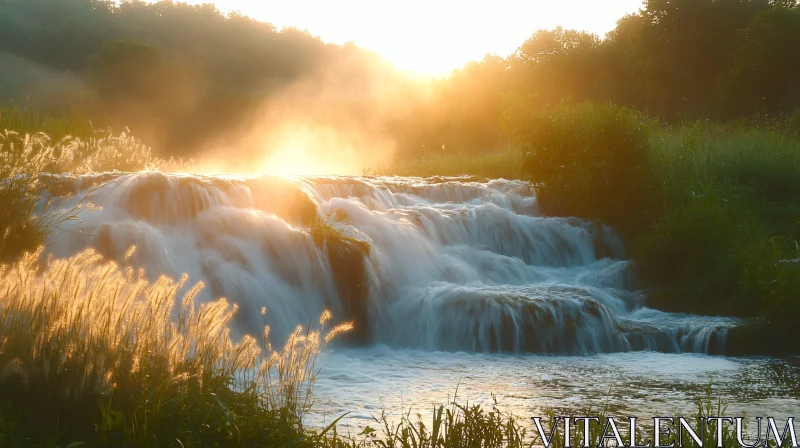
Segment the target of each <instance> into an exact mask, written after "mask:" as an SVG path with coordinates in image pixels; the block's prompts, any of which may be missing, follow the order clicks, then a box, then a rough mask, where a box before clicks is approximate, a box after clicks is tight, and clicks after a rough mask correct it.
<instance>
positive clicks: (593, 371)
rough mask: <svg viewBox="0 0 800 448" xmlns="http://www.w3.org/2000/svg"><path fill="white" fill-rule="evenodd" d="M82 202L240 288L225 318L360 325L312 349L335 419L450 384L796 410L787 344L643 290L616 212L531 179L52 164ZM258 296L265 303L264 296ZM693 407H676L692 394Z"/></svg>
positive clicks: (171, 257) (652, 409)
mask: <svg viewBox="0 0 800 448" xmlns="http://www.w3.org/2000/svg"><path fill="white" fill-rule="evenodd" d="M50 180H51V187H50V191H51V192H52V195H53V197H51V198H43V200H42V203H44V202H45V199H54V200H55V203H56V204H57V207H60V208H63V209H65V210H66V209H71V208H72V207H74V206H75V205H77V204H78V203H84V204H88V203H91V204H92V205H93V206H94V207H91V208H87V209H85V210H84V211H82V212H81V213H80V214H79V216H80V218H81V219H80V221H68V222H65V223H64V224H63V225H62V230H63V231H62V232H59V233H57V234H54V235H53V236H52V237H51V241H50V242H49V243H50V245H49V248H50V249H49V250H50V251H51V252H53V253H54V254H55V255H56V256H66V255H70V254H72V253H75V252H77V251H79V250H81V249H83V248H85V247H88V246H93V247H95V248H96V249H97V250H98V251H100V252H101V253H102V254H104V255H105V256H107V257H109V258H112V259H117V260H119V261H122V258H123V256H124V254H125V253H126V252H127V250H128V248H129V247H130V246H131V245H135V246H136V247H137V250H136V252H135V253H134V255H133V258H132V260H131V262H132V263H134V264H135V265H137V266H139V267H142V268H144V269H145V270H146V272H147V273H148V275H150V276H151V277H156V276H158V275H161V274H166V275H171V276H175V277H178V276H180V275H181V274H182V273H188V274H189V276H190V279H192V280H194V281H200V280H202V281H203V282H204V283H205V285H206V288H205V289H204V291H203V293H202V296H201V300H212V299H214V298H217V297H221V296H224V297H227V298H228V299H230V300H232V301H233V302H235V303H237V304H238V305H239V309H240V312H239V315H238V317H237V320H236V323H235V328H233V331H234V333H235V334H239V335H241V334H245V333H248V332H258V331H260V329H261V328H263V326H264V325H269V326H270V327H271V329H272V333H271V334H272V335H273V336H274V337H275V338H276V339H277V341H278V342H280V339H281V338H285V337H286V335H288V334H289V333H290V332H291V331H292V330H293V329H294V328H295V327H296V326H297V325H298V324H305V323H308V322H311V321H314V320H316V319H317V317H318V316H319V315H320V314H321V313H322V312H323V311H324V310H326V309H328V310H330V311H331V312H332V313H333V315H334V316H335V318H336V319H337V320H338V321H354V323H355V327H356V328H355V330H354V331H353V332H352V334H350V335H347V336H346V337H344V338H342V340H340V341H339V342H338V343H335V344H334V345H332V346H330V347H328V348H326V350H325V353H324V354H323V356H322V358H321V359H320V362H319V368H320V373H319V377H318V384H317V388H316V396H317V404H318V406H317V407H316V408H315V413H314V414H312V415H311V416H309V418H310V419H311V420H313V421H315V422H324V421H329V420H330V418H331V416H337V415H339V414H341V413H342V412H346V411H350V412H351V414H349V416H348V419H347V421H346V422H345V423H346V424H351V425H356V426H357V425H358V424H360V422H368V421H369V419H370V417H371V416H372V415H377V414H378V413H380V410H381V409H382V408H386V409H388V410H393V409H395V410H396V409H400V408H408V406H411V405H413V406H419V407H423V408H425V409H427V408H430V406H431V404H432V403H434V402H441V401H443V400H445V399H446V398H447V396H448V394H449V395H452V394H454V393H455V392H456V388H458V396H459V397H461V398H464V399H469V400H471V401H475V402H481V403H489V402H490V401H489V400H490V398H491V397H490V393H494V394H495V395H496V398H497V399H498V401H499V402H500V404H501V407H502V408H503V409H508V410H511V411H513V412H515V413H517V414H519V415H529V414H530V415H536V413H538V412H541V409H542V408H543V407H547V406H549V407H556V408H573V409H575V408H578V409H580V408H583V407H587V406H589V405H592V406H594V407H595V408H596V407H598V406H602V405H603V403H604V402H605V401H606V400H607V402H608V406H609V407H610V408H611V410H612V411H613V412H618V413H621V414H631V415H641V416H653V415H672V414H673V411H675V409H677V408H680V409H681V410H683V412H687V411H689V410H693V405H692V401H693V399H694V397H696V396H698V395H699V394H701V393H702V391H703V389H704V387H705V386H706V385H707V384H709V382H710V381H712V380H713V382H714V383H715V391H716V392H717V394H721V395H723V396H725V397H726V398H728V399H729V400H730V402H731V404H730V409H731V412H733V413H735V414H737V415H738V414H739V413H742V412H747V415H774V416H780V415H789V414H796V413H797V410H800V405H799V404H798V401H797V398H798V397H797V383H798V371H800V362H798V361H797V360H796V359H771V358H731V357H725V356H724V355H725V353H726V342H727V334H728V331H729V330H730V329H731V328H732V327H734V326H736V325H740V322H739V321H738V320H736V319H733V318H727V317H703V316H692V315H685V314H675V313H664V312H661V311H658V310H654V309H650V308H648V307H646V306H645V303H644V297H643V295H642V294H641V293H640V292H639V291H637V284H636V279H635V277H634V275H633V273H632V270H631V263H630V262H629V261H627V260H626V255H625V248H624V247H623V245H622V243H621V241H620V239H619V237H618V236H617V234H616V233H615V231H614V230H613V229H611V228H608V227H605V226H602V225H598V224H596V223H592V222H588V221H585V220H581V219H577V218H554V217H547V216H542V215H541V214H540V213H539V210H538V207H537V204H536V199H535V195H534V194H533V192H532V191H531V189H530V188H529V186H528V185H527V184H526V183H525V182H521V181H506V180H481V179H470V178H433V179H420V178H396V177H385V178H380V177H379V178H356V177H306V178H293V179H287V178H280V177H270V176H257V177H242V176H195V175H178V174H175V175H166V174H162V173H155V172H144V173H136V174H119V173H116V174H111V173H107V174H96V175H86V176H71V175H61V176H54V177H52V178H51V179H50ZM264 308H265V309H266V313H262V312H261V310H262V309H264ZM687 408H688V409H687Z"/></svg>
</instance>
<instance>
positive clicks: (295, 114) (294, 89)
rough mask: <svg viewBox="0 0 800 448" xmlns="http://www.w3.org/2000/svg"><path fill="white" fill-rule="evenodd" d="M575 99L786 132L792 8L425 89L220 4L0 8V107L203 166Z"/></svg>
mask: <svg viewBox="0 0 800 448" xmlns="http://www.w3.org/2000/svg"><path fill="white" fill-rule="evenodd" d="M398 38H400V36H398ZM567 99H568V100H572V101H574V102H582V101H595V102H602V101H612V102H614V103H616V104H619V105H623V106H628V107H632V108H635V109H638V110H640V111H643V112H646V113H648V114H650V115H652V116H654V117H657V118H659V119H662V120H664V121H665V122H668V123H681V122H687V121H694V120H698V119H710V120H722V121H731V120H737V119H742V118H747V119H751V120H752V119H756V120H761V121H763V120H767V119H770V120H774V119H778V120H781V122H782V123H788V124H789V125H792V121H793V120H791V117H792V115H793V114H794V112H795V111H796V110H797V109H798V108H800V8H798V6H797V4H796V2H795V1H794V0H646V1H645V2H644V3H643V4H642V7H641V9H640V10H639V12H637V13H635V14H631V15H628V16H626V17H623V18H621V19H620V20H619V22H618V24H617V26H616V28H615V29H614V30H612V31H611V32H609V33H608V34H607V35H606V36H597V35H593V34H589V33H586V32H582V31H575V30H567V29H561V28H556V29H551V30H540V31H537V32H536V33H534V34H533V35H532V36H531V37H530V38H529V39H528V40H526V41H525V42H521V43H520V46H519V48H518V49H517V51H516V52H515V53H514V54H512V55H510V56H508V57H500V56H496V55H487V56H486V57H485V58H484V59H483V60H480V61H474V62H470V63H468V64H466V65H465V66H464V67H462V68H460V69H458V70H455V71H454V72H453V73H452V75H451V76H449V77H447V78H443V79H438V80H434V81H422V80H420V79H415V78H412V77H410V76H409V75H407V74H404V73H400V72H398V71H397V70H395V69H394V68H393V67H392V66H391V65H390V64H389V63H387V62H385V61H383V60H382V59H381V58H380V56H379V55H377V54H374V53H371V52H369V51H366V50H364V49H361V48H359V47H357V46H355V45H352V44H347V45H344V46H340V45H334V44H329V43H325V42H323V41H322V40H321V39H320V38H318V37H314V36H312V35H311V34H309V33H308V32H306V31H301V30H298V29H294V28H287V29H282V30H279V29H276V28H275V27H274V26H273V25H271V24H269V23H261V22H258V21H255V20H252V19H250V18H248V17H245V16H243V15H241V14H237V13H223V12H221V11H219V10H218V9H216V8H215V7H214V6H212V5H203V6H191V5H187V4H184V3H180V2H173V1H170V0H166V1H158V2H155V3H148V2H143V1H139V0H133V1H129V0H124V1H122V2H119V3H117V2H111V1H107V0H3V1H2V2H0V102H2V103H4V104H7V103H12V102H13V103H16V104H22V105H24V106H34V107H36V108H39V109H42V110H49V111H63V110H71V111H73V112H76V113H80V114H82V115H84V116H86V117H87V118H89V119H91V120H92V122H93V123H94V125H95V126H96V127H106V126H110V127H112V128H114V129H120V128H123V127H128V128H129V129H130V130H131V132H132V133H133V134H134V135H136V136H138V137H139V138H141V139H142V140H144V141H145V143H147V144H149V145H151V146H152V147H153V148H154V151H155V153H156V154H158V155H160V156H197V155H198V154H199V153H200V152H201V151H202V150H203V148H206V147H209V146H213V145H219V144H221V142H230V141H232V140H236V139H241V136H242V134H243V133H244V132H245V131H247V130H249V129H252V128H253V127H256V126H257V127H259V128H260V129H262V128H263V129H266V130H267V131H268V130H269V125H270V123H274V122H277V121H283V120H295V121H303V122H307V123H311V124H313V125H315V126H325V127H329V128H332V129H345V130H348V129H351V128H356V127H357V128H358V130H359V132H364V130H365V129H366V130H367V131H368V132H369V133H371V134H373V135H380V136H381V137H382V138H388V139H391V140H392V141H393V143H394V147H396V148H397V154H400V155H411V156H419V155H424V154H425V153H426V152H429V151H432V150H436V151H442V150H443V149H442V148H444V151H457V152H485V151H490V150H493V149H494V148H497V147H500V146H503V145H505V144H506V143H507V140H506V137H505V136H504V133H503V130H502V126H503V122H504V115H505V114H506V112H507V111H508V110H509V104H511V105H517V106H518V105H520V104H522V105H523V106H524V107H525V108H537V107H540V106H544V105H546V104H550V103H558V102H560V101H562V100H567ZM795 118H796V116H795ZM796 121H797V120H796V119H795V120H794V122H795V124H794V126H800V125H797V124H796ZM240 156H241V157H242V158H246V156H247V155H246V154H240Z"/></svg>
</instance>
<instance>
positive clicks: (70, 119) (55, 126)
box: [0, 104, 96, 141]
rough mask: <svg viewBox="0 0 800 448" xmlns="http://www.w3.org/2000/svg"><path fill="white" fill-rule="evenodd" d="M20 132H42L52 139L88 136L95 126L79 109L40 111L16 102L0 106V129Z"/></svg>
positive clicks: (91, 133)
mask: <svg viewBox="0 0 800 448" xmlns="http://www.w3.org/2000/svg"><path fill="white" fill-rule="evenodd" d="M6 129H8V130H13V131H15V132H18V133H20V134H37V133H40V132H41V133H44V134H46V135H48V136H50V137H51V138H52V139H54V140H56V141H57V140H61V139H62V138H64V137H75V138H89V137H91V136H92V135H93V134H94V132H95V129H96V128H95V126H94V124H93V123H92V121H91V120H89V119H88V118H87V117H86V116H85V115H84V114H83V112H82V111H81V110H80V109H66V110H58V111H42V110H40V109H38V108H34V107H22V106H20V105H17V104H10V105H6V106H0V130H6Z"/></svg>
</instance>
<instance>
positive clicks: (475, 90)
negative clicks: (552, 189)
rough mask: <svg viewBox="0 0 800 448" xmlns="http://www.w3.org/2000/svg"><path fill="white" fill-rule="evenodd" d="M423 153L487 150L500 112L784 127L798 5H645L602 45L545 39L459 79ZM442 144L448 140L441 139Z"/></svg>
mask: <svg viewBox="0 0 800 448" xmlns="http://www.w3.org/2000/svg"><path fill="white" fill-rule="evenodd" d="M440 93H441V95H442V96H443V98H442V100H441V101H439V104H440V105H441V106H440V108H439V109H438V110H431V111H429V113H430V115H429V116H428V119H426V120H422V122H424V123H428V124H429V125H428V127H427V130H428V132H429V133H430V134H437V133H438V135H435V136H434V135H420V136H419V138H420V140H421V141H425V142H426V143H428V145H429V146H430V144H431V143H433V141H432V140H433V139H434V138H438V139H439V140H441V142H439V141H436V142H435V143H437V144H439V145H440V144H447V145H457V146H460V147H463V148H464V149H470V148H474V149H480V150H485V149H486V148H487V147H491V145H492V144H497V143H499V142H502V141H503V140H502V139H503V138H504V134H503V132H502V126H501V123H502V116H503V114H504V113H505V112H506V111H507V109H508V107H507V106H508V102H509V101H511V102H512V103H515V104H514V106H515V107H516V106H518V104H516V103H522V104H523V105H524V106H525V107H527V108H531V109H534V108H540V107H542V106H544V105H547V104H551V103H552V104H554V103H558V102H560V101H562V100H565V99H570V100H572V101H574V102H583V101H594V102H605V101H611V102H614V103H616V104H619V105H624V106H628V107H630V108H634V109H637V110H639V111H643V112H646V113H648V114H649V115H651V116H654V117H658V118H660V119H662V120H664V121H666V122H668V123H680V122H691V121H695V120H698V119H710V120H722V121H729V120H736V119H743V118H744V119H759V120H763V119H766V118H782V117H784V116H790V115H791V114H792V113H794V111H796V110H798V108H800V8H798V7H797V5H796V2H795V1H794V0H645V2H644V3H643V5H642V8H641V9H640V11H639V12H637V13H635V14H631V15H628V16H626V17H623V18H622V19H620V20H619V22H618V24H617V26H616V28H615V29H614V30H612V31H611V32H609V33H608V34H607V36H605V38H603V39H601V38H600V37H599V36H596V35H593V34H589V33H586V32H581V31H574V30H565V29H561V28H557V29H554V30H542V31H538V32H536V33H535V34H534V35H533V36H531V38H529V39H528V40H527V41H525V42H524V43H522V45H521V46H520V47H519V49H518V50H517V51H516V53H514V54H513V55H511V56H509V57H507V58H499V57H495V56H487V57H486V58H485V59H484V60H482V61H480V62H472V63H470V64H468V65H467V66H465V67H464V68H463V69H461V70H459V71H457V72H455V73H454V74H453V76H452V77H451V79H450V80H448V81H447V82H446V83H444V84H443V86H442V88H441V92H440ZM442 132H444V133H442Z"/></svg>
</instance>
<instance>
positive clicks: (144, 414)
mask: <svg viewBox="0 0 800 448" xmlns="http://www.w3.org/2000/svg"><path fill="white" fill-rule="evenodd" d="M40 259H41V252H37V253H33V254H29V255H26V256H25V257H23V258H22V259H21V260H20V261H18V262H17V263H14V264H12V265H7V266H4V267H2V268H0V278H2V281H0V291H2V296H0V342H2V345H0V409H5V411H3V413H2V414H3V417H4V420H5V421H9V420H11V421H15V426H14V427H15V428H16V429H15V430H14V432H13V433H12V434H11V435H10V436H9V435H8V434H6V436H5V437H11V438H12V439H13V440H14V441H15V442H16V443H17V444H18V445H20V446H29V445H33V444H42V443H45V444H46V443H57V444H66V443H73V442H87V443H93V444H102V445H110V446H123V445H125V446H170V445H175V446H177V443H176V441H178V442H179V443H180V445H183V446H223V445H224V446H267V445H266V444H267V443H270V444H273V443H276V442H277V444H278V445H280V444H289V443H298V444H299V445H308V444H311V443H313V442H314V440H315V437H318V436H316V435H314V434H313V433H310V432H304V431H303V428H302V421H301V418H302V416H303V414H304V413H305V412H306V411H307V410H308V409H309V407H310V405H311V385H312V383H313V381H314V374H315V372H314V370H313V369H314V367H313V366H314V363H315V358H316V356H317V354H318V353H319V350H320V347H321V346H322V344H324V343H325V342H326V341H329V340H330V339H331V338H332V337H334V336H335V335H336V334H338V333H340V332H341V331H342V328H341V327H338V328H333V329H331V330H330V331H328V332H327V334H326V333H325V332H324V328H325V326H326V324H327V323H328V321H329V319H330V314H329V313H326V314H324V315H323V316H322V317H321V319H320V322H319V324H318V325H317V326H316V329H309V328H302V327H298V328H297V330H296V331H295V332H294V333H293V334H292V335H291V337H290V338H289V340H288V342H287V343H286V345H285V346H284V347H283V348H282V349H280V350H273V348H272V346H271V345H270V343H269V339H268V336H269V329H268V328H267V329H265V331H264V334H262V335H259V336H256V337H254V336H245V337H243V338H242V339H241V340H240V341H238V342H235V341H234V340H233V339H232V337H231V334H230V328H229V323H230V320H231V318H232V317H233V315H234V314H235V313H236V306H235V305H231V304H229V303H228V302H227V301H226V300H225V299H220V300H218V301H215V302H211V303H202V304H201V303H196V301H195V296H196V295H197V293H198V292H199V290H200V289H201V288H202V284H198V285H195V286H193V287H188V286H187V285H186V281H187V279H186V277H183V278H182V279H180V280H179V281H173V280H171V279H168V278H166V277H162V278H160V279H158V280H157V281H155V282H152V283H151V282H148V281H147V280H145V279H144V276H143V273H142V272H136V271H134V270H133V269H132V268H120V267H118V266H117V265H116V264H114V263H111V262H106V261H103V260H102V259H101V257H100V256H99V255H98V254H96V253H95V252H93V251H91V250H88V251H85V252H82V253H80V254H78V255H76V256H74V257H72V258H69V259H65V260H51V261H49V262H48V263H47V264H46V265H45V266H44V267H42V266H41V265H40Z"/></svg>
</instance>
